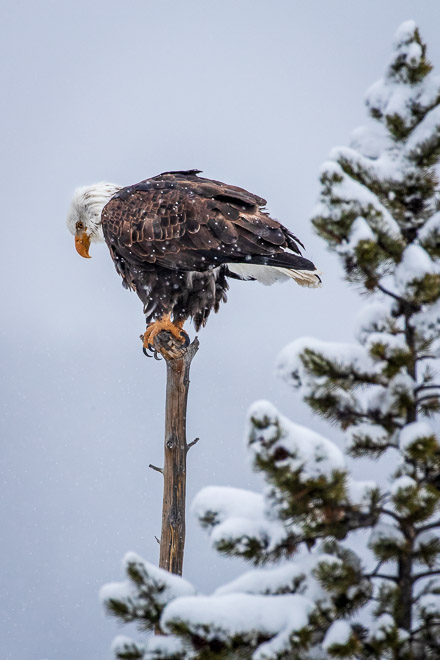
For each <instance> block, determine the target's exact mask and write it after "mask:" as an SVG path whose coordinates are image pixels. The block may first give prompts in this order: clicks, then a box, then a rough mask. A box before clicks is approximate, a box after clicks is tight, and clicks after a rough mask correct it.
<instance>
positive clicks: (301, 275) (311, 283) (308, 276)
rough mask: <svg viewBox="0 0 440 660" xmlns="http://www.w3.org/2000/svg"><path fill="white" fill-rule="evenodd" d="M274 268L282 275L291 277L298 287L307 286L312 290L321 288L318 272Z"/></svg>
mask: <svg viewBox="0 0 440 660" xmlns="http://www.w3.org/2000/svg"><path fill="white" fill-rule="evenodd" d="M274 267H275V268H276V269H277V270H279V271H281V272H282V273H283V274H284V275H287V276H288V277H291V278H292V280H295V282H296V283H297V284H299V285H300V286H308V287H311V288H313V289H316V288H317V287H320V286H321V278H320V277H319V276H320V274H321V273H320V271H319V270H295V269H294V268H280V267H279V266H274Z"/></svg>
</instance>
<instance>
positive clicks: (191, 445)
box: [186, 438, 200, 453]
mask: <svg viewBox="0 0 440 660" xmlns="http://www.w3.org/2000/svg"><path fill="white" fill-rule="evenodd" d="M199 440H200V438H194V440H193V441H192V442H190V443H189V444H188V445H186V453H188V452H189V450H190V449H191V447H194V445H196V444H197V443H198V441H199Z"/></svg>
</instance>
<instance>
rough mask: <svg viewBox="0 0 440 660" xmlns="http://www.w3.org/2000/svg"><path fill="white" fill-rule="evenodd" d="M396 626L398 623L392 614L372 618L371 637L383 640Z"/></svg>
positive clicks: (379, 640) (375, 639)
mask: <svg viewBox="0 0 440 660" xmlns="http://www.w3.org/2000/svg"><path fill="white" fill-rule="evenodd" d="M395 627H396V624H395V622H394V619H393V617H392V616H391V614H381V615H380V616H378V617H377V618H376V619H373V620H372V622H371V624H370V635H369V638H370V639H371V640H374V641H377V642H382V641H384V640H385V639H386V637H387V635H389V633H391V632H392V631H393V630H394V628H395Z"/></svg>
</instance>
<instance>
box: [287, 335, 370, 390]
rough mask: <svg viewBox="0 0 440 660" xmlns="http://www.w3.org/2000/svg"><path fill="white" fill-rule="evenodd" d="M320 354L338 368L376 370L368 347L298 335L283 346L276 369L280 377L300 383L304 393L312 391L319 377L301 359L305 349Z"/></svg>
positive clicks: (290, 382) (292, 383)
mask: <svg viewBox="0 0 440 660" xmlns="http://www.w3.org/2000/svg"><path fill="white" fill-rule="evenodd" d="M306 349H307V350H311V351H313V352H315V353H317V354H321V355H323V357H324V358H325V359H326V360H329V361H331V362H334V363H336V364H337V365H339V366H340V368H341V369H342V370H347V371H349V372H351V371H352V370H353V369H354V370H355V371H358V372H360V373H372V374H374V373H376V372H377V366H376V365H375V364H374V362H373V360H372V358H371V356H370V355H369V353H368V351H366V350H365V348H364V347H363V346H359V345H358V344H349V343H342V342H330V341H321V340H319V339H314V338H311V337H300V338H298V339H295V340H294V341H293V342H291V343H290V344H288V345H287V346H285V347H284V348H283V350H282V351H281V353H280V354H279V355H278V358H277V360H276V372H277V375H278V376H280V377H281V378H282V379H283V380H285V381H286V382H287V383H289V384H290V385H293V386H294V387H301V388H303V390H304V394H305V395H306V396H307V394H309V393H312V392H313V389H314V388H315V387H316V384H317V383H318V384H319V379H317V378H316V376H310V375H309V374H308V372H307V369H306V368H305V366H304V362H303V360H302V359H301V354H302V353H304V351H305V350H306Z"/></svg>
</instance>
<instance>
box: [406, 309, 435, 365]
mask: <svg viewBox="0 0 440 660" xmlns="http://www.w3.org/2000/svg"><path fill="white" fill-rule="evenodd" d="M412 322H413V325H414V328H415V329H416V330H417V332H418V333H419V334H420V335H421V336H424V337H425V338H426V339H427V340H429V341H431V342H432V343H431V346H430V350H429V353H430V354H431V355H432V357H433V359H436V358H439V357H440V299H439V300H437V301H436V302H435V303H433V304H432V305H428V306H426V307H425V308H424V309H422V310H421V311H420V312H419V313H418V314H415V315H414V316H413V319H412ZM432 366H433V367H434V366H435V363H433V364H432Z"/></svg>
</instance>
